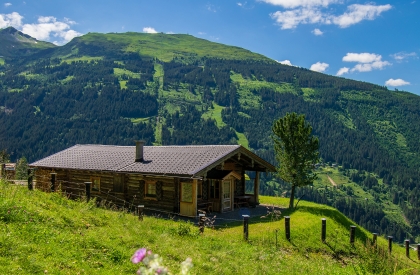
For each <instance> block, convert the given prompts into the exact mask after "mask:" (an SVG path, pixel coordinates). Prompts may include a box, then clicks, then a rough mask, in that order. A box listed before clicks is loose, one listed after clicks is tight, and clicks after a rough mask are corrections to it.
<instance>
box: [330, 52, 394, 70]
mask: <svg viewBox="0 0 420 275" xmlns="http://www.w3.org/2000/svg"><path fill="white" fill-rule="evenodd" d="M343 61H345V62H357V63H358V64H356V65H355V66H354V67H353V68H352V69H350V72H370V71H372V70H382V69H383V68H385V67H386V66H389V65H391V63H389V62H388V61H383V60H382V55H379V54H374V53H347V54H346V55H345V56H344V57H343ZM342 69H344V68H342ZM342 69H340V70H339V71H338V72H337V75H339V73H341V74H340V75H342V74H343V73H348V72H349V70H347V71H344V70H343V71H341V70H342ZM340 71H341V72H340Z"/></svg>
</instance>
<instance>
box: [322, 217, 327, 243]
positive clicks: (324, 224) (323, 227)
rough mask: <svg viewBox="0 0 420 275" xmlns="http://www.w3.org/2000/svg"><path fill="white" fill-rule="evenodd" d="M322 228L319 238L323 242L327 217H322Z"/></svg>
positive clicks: (325, 235)
mask: <svg viewBox="0 0 420 275" xmlns="http://www.w3.org/2000/svg"><path fill="white" fill-rule="evenodd" d="M321 221H322V228H321V240H322V242H323V243H325V239H326V237H327V219H326V218H322V219H321Z"/></svg>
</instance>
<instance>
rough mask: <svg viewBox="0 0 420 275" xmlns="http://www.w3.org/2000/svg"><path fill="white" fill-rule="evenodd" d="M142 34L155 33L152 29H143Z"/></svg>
mask: <svg viewBox="0 0 420 275" xmlns="http://www.w3.org/2000/svg"><path fill="white" fill-rule="evenodd" d="M143 32H145V33H157V31H156V30H155V29H154V28H152V27H145V28H143Z"/></svg>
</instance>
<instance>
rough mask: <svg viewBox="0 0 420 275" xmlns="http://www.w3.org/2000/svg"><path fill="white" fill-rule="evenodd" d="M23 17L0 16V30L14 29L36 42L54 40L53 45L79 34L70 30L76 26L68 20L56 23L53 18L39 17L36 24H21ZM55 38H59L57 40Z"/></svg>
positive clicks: (17, 14) (11, 14) (13, 14)
mask: <svg viewBox="0 0 420 275" xmlns="http://www.w3.org/2000/svg"><path fill="white" fill-rule="evenodd" d="M22 21H23V16H21V15H20V14H19V13H17V12H12V13H9V14H0V28H6V27H14V28H16V29H18V30H20V31H22V32H23V33H25V34H28V35H30V36H32V37H34V38H36V39H38V40H45V41H50V40H51V38H54V42H53V43H55V44H64V43H66V42H68V41H70V40H71V39H73V38H74V37H76V36H80V35H82V34H81V33H79V32H77V31H75V30H72V29H71V26H70V25H73V24H76V22H74V21H71V20H70V19H68V18H64V22H61V21H58V20H57V18H55V17H54V16H39V17H38V20H37V23H32V24H23V22H22ZM57 38H59V39H58V40H57Z"/></svg>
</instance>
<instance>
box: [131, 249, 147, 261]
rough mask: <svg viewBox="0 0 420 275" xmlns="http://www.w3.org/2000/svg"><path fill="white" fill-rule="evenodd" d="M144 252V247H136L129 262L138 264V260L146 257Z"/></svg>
mask: <svg viewBox="0 0 420 275" xmlns="http://www.w3.org/2000/svg"><path fill="white" fill-rule="evenodd" d="M146 252H147V250H146V248H140V249H138V250H137V251H136V252H135V253H134V255H133V257H131V262H132V263H133V264H138V263H139V262H141V261H143V259H144V257H146Z"/></svg>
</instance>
